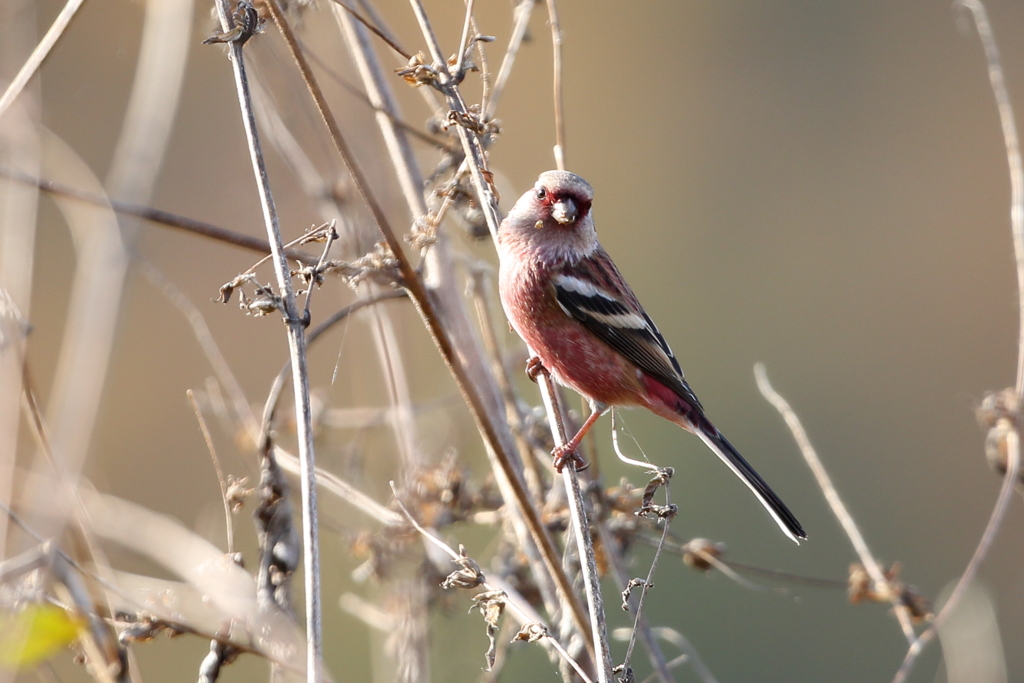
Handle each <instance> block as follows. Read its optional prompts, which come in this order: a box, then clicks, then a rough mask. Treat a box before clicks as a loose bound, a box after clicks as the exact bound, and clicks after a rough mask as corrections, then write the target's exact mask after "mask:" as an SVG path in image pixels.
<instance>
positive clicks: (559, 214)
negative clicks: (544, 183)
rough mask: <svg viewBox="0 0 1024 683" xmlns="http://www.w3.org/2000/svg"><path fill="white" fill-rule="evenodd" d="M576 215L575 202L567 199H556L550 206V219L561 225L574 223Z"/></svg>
mask: <svg viewBox="0 0 1024 683" xmlns="http://www.w3.org/2000/svg"><path fill="white" fill-rule="evenodd" d="M577 213H578V212H577V210H576V202H574V201H573V200H571V199H569V198H568V197H563V198H562V199H558V200H556V201H555V202H554V203H553V204H552V205H551V217H552V218H554V219H555V220H556V221H558V222H559V223H561V224H562V225H565V224H566V223H572V222H573V221H575V220H576V214H577Z"/></svg>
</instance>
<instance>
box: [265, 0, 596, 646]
mask: <svg viewBox="0 0 1024 683" xmlns="http://www.w3.org/2000/svg"><path fill="white" fill-rule="evenodd" d="M273 2H274V0H269V2H268V6H271V5H272V4H273ZM274 19H275V23H277V24H278V25H279V26H280V27H281V33H282V36H284V38H285V42H286V43H287V44H288V46H289V50H290V51H291V54H292V57H293V59H294V60H295V62H296V65H297V66H298V68H299V71H300V72H301V74H302V77H303V79H304V81H305V83H306V86H307V88H308V90H309V92H310V95H311V96H312V97H313V101H314V103H315V104H316V107H317V110H318V111H319V113H320V116H321V118H322V119H323V121H324V124H325V125H326V126H327V130H328V132H329V134H330V137H331V141H332V143H333V144H334V146H335V149H336V150H337V151H338V153H339V155H340V156H341V158H342V160H343V161H344V163H345V166H346V168H347V169H348V171H349V174H350V175H351V177H352V180H353V184H354V185H355V187H356V190H357V192H358V194H359V196H360V198H361V199H362V201H363V202H364V204H365V205H366V206H367V207H368V208H369V210H370V214H371V216H372V218H373V221H374V224H375V225H376V226H377V229H378V230H379V231H380V233H381V235H382V236H383V237H384V240H385V242H386V243H387V245H388V247H389V248H390V249H391V251H392V253H393V254H394V255H395V257H396V258H397V259H398V262H399V272H400V276H401V278H402V282H401V284H402V286H403V287H404V288H405V289H406V290H407V291H408V292H409V296H410V298H411V299H412V300H413V302H414V303H415V304H416V308H417V310H418V312H419V313H420V316H421V318H422V319H423V321H424V323H425V324H426V327H427V331H428V332H429V334H430V336H431V338H432V339H433V341H434V343H435V345H436V346H437V348H438V351H439V352H440V354H441V357H442V358H443V359H444V361H445V363H446V364H447V365H448V369H449V371H450V372H451V373H452V375H453V377H454V378H455V381H456V384H457V385H458V387H459V390H460V391H461V392H462V395H463V398H464V399H465V401H466V404H467V405H468V406H469V409H470V412H471V413H472V415H473V418H474V420H475V421H476V424H477V428H478V429H479V431H480V433H481V434H482V435H483V437H484V441H485V443H486V444H487V446H488V447H489V448H490V449H491V450H492V452H494V453H495V454H496V456H497V459H498V462H499V463H500V466H501V470H502V472H503V474H504V475H505V476H506V477H507V479H508V482H509V484H510V486H511V488H512V490H513V493H514V499H515V501H516V503H517V505H518V506H519V508H520V512H521V513H522V517H523V519H524V521H525V522H526V526H527V528H528V530H529V532H530V535H531V536H532V537H533V539H534V542H535V543H536V544H537V546H538V548H539V549H540V552H541V556H542V557H543V559H544V564H545V565H546V566H547V569H548V571H549V572H550V574H551V576H552V577H553V578H554V580H555V584H556V586H557V588H558V591H559V594H560V595H561V597H562V599H563V601H564V603H565V604H566V605H567V606H568V608H569V611H570V613H571V614H572V615H573V619H574V621H575V622H576V623H577V626H578V627H579V629H580V633H581V634H584V637H585V639H586V640H588V641H589V638H590V634H589V628H588V624H587V619H586V616H585V614H584V613H583V611H582V609H581V608H580V605H579V602H578V601H577V600H575V596H574V594H573V592H572V586H571V584H570V583H569V580H568V577H566V576H565V572H564V571H562V569H561V565H560V561H559V558H558V553H557V550H556V549H555V545H554V542H553V541H552V540H551V537H550V535H548V533H547V530H546V529H545V528H544V526H543V525H542V524H541V521H540V517H539V516H538V514H537V511H536V510H535V509H534V508H533V506H532V505H530V502H529V501H530V498H529V494H528V493H527V491H526V488H525V485H524V484H523V482H522V479H521V478H520V476H519V472H518V470H517V469H516V467H515V466H514V465H513V457H512V455H511V454H512V453H513V448H512V445H511V443H510V442H511V438H503V436H504V437H508V435H507V434H505V435H503V434H502V433H499V431H498V428H497V426H496V424H495V421H494V419H493V415H492V414H491V412H490V411H489V410H488V408H487V403H486V401H485V399H484V397H483V395H482V394H481V389H480V388H479V387H477V386H476V384H475V383H474V382H473V381H472V378H471V376H470V372H469V369H468V368H467V367H466V364H465V362H464V361H463V360H462V357H461V356H460V355H459V354H458V353H456V350H455V347H454V346H453V343H452V340H451V338H450V337H449V334H448V331H447V329H446V328H445V324H444V321H443V320H442V318H441V317H440V316H439V315H438V311H437V309H436V306H435V299H434V298H433V297H431V296H430V295H429V293H428V291H427V289H426V288H425V286H424V285H423V282H422V281H421V279H420V277H419V274H418V273H417V272H416V270H415V269H414V268H413V266H412V264H411V263H410V262H409V260H408V258H406V256H405V253H404V250H403V247H402V242H401V240H400V239H399V237H398V236H397V235H396V234H395V232H394V230H392V229H391V226H390V224H389V223H388V221H387V218H386V217H385V215H384V212H383V210H382V208H381V206H380V204H379V203H378V202H377V200H376V199H375V197H374V195H373V193H372V192H371V191H370V187H369V184H368V183H367V181H366V179H365V177H364V175H363V173H362V171H361V170H360V169H359V167H358V165H357V164H356V163H355V160H354V157H353V155H352V153H351V151H350V149H349V146H348V143H347V142H346V141H345V139H344V137H343V136H342V134H341V130H340V128H339V127H338V124H337V122H336V120H335V118H334V115H333V113H332V112H331V110H330V108H329V107H328V105H327V102H326V99H325V98H324V96H323V92H322V91H321V90H320V87H319V85H318V84H317V82H316V78H315V76H314V75H313V73H312V70H311V69H310V68H309V63H308V62H307V61H306V59H305V56H304V55H303V53H302V51H301V50H300V49H299V47H298V43H297V42H296V41H295V39H294V36H293V35H292V34H291V30H290V27H288V24H287V22H286V21H285V20H284V18H283V16H282V15H281V13H280V11H279V10H278V11H275V12H274ZM462 112H463V113H465V107H463V109H462ZM459 131H460V135H464V134H465V129H464V128H463V127H462V126H459ZM464 144H468V141H466V140H464ZM474 149H475V148H474ZM476 151H477V152H478V153H479V154H481V155H482V152H480V151H479V150H476ZM475 168H476V170H477V172H476V174H475V175H474V180H475V184H478V187H477V190H478V192H479V196H480V197H481V198H482V204H483V207H484V211H485V214H487V215H488V216H489V224H491V223H493V226H494V227H493V228H492V230H494V231H495V232H496V230H497V221H496V217H495V216H496V213H495V212H496V208H495V207H496V205H497V203H496V202H495V201H494V197H493V195H492V194H491V192H490V190H489V189H484V186H485V185H486V183H484V181H483V176H482V174H481V173H480V172H479V166H476V167H475ZM505 431H506V432H507V429H506V430H505Z"/></svg>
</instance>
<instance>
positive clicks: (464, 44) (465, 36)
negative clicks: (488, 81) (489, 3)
mask: <svg viewBox="0 0 1024 683" xmlns="http://www.w3.org/2000/svg"><path fill="white" fill-rule="evenodd" d="M475 2H476V0H466V18H465V20H464V21H463V23H462V38H460V39H459V54H458V56H457V57H456V58H455V70H454V71H453V73H454V74H455V77H456V78H461V77H462V65H463V63H464V62H465V60H466V53H467V52H469V28H470V26H472V25H473V5H474V4H475Z"/></svg>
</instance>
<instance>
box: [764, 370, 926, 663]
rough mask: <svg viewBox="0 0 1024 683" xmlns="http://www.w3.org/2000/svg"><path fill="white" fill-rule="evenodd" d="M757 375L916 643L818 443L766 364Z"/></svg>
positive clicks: (881, 590)
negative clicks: (773, 382) (813, 441)
mask: <svg viewBox="0 0 1024 683" xmlns="http://www.w3.org/2000/svg"><path fill="white" fill-rule="evenodd" d="M754 376H755V378H756V379H757V388H758V389H759V390H760V391H761V395H762V396H764V397H765V399H767V401H768V402H769V403H771V404H772V405H773V406H775V409H776V410H778V411H779V414H780V415H782V419H784V420H785V421H786V425H788V426H789V430H790V431H791V432H792V433H793V438H794V439H795V440H796V443H797V446H799V447H800V452H801V453H802V454H803V456H804V460H806V461H807V466H808V467H810V468H811V472H812V473H813V474H814V478H815V479H816V480H817V482H818V486H819V487H821V491H822V493H823V494H824V495H825V500H826V501H827V502H828V504H829V507H831V508H832V514H834V515H835V516H836V519H838V520H839V524H840V525H841V526H842V527H843V531H845V532H846V535H847V537H849V539H850V543H852V544H853V549H854V550H855V551H856V552H857V556H858V557H860V562H861V564H862V565H864V569H865V570H867V572H868V575H869V576H870V577H871V580H872V581H873V582H874V583H875V591H876V592H878V593H879V594H881V595H888V596H889V599H890V601H891V602H892V604H893V608H894V609H895V610H896V617H897V618H898V619H899V622H900V627H901V628H902V629H903V633H904V635H905V636H906V637H907V642H908V643H911V644H913V642H914V639H915V635H914V627H913V625H912V624H911V623H910V615H909V614H907V609H906V607H904V606H903V605H902V604H901V603H900V601H899V598H900V596H899V595H898V594H896V593H894V592H893V591H892V590H890V588H889V586H890V581H889V580H888V579H887V578H886V577H885V572H883V571H882V567H881V565H879V564H878V561H877V560H876V559H875V556H874V555H872V554H871V550H869V549H868V544H867V542H866V541H865V540H864V536H863V534H861V533H860V529H859V528H858V527H857V523H856V522H854V521H853V516H852V515H850V512H849V510H847V509H846V505H845V504H844V503H843V500H842V498H840V497H839V493H838V492H837V491H836V488H835V486H834V485H833V484H832V478H831V477H829V476H828V472H826V471H825V466H824V465H822V464H821V459H820V458H818V453H817V452H816V451H815V450H814V446H812V445H811V440H810V439H809V438H807V432H806V431H804V427H803V425H802V424H800V418H798V417H797V415H796V413H795V412H793V409H792V408H791V407H790V405H789V403H788V402H787V401H786V399H784V398H783V397H782V396H781V395H779V393H778V392H776V391H775V389H773V388H772V385H771V384H770V383H769V382H768V373H767V372H766V371H765V367H764V364H763V363H757V364H756V365H754Z"/></svg>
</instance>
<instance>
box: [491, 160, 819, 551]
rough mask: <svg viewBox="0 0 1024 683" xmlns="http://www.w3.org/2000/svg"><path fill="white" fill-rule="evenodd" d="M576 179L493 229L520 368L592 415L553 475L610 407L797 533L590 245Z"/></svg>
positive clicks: (583, 187) (586, 189)
mask: <svg viewBox="0 0 1024 683" xmlns="http://www.w3.org/2000/svg"><path fill="white" fill-rule="evenodd" d="M593 199H594V191H593V189H592V188H591V187H590V184H589V183H588V182H587V181H586V180H584V179H583V178H581V177H579V176H578V175H575V174H573V173H568V172H566V171H547V172H546V173H542V174H541V176H540V178H538V179H537V184H536V185H534V186H533V189H532V190H530V191H529V192H527V193H526V194H524V195H523V196H522V197H520V198H519V201H518V202H516V205H515V206H514V207H512V211H511V212H509V214H508V216H506V218H505V220H504V221H502V223H501V227H500V228H499V230H498V256H499V258H500V260H501V267H500V275H499V291H500V294H501V303H502V306H504V308H505V314H506V315H507V316H508V319H509V321H510V322H511V323H512V327H513V328H515V331H516V332H517V333H518V334H519V336H520V337H522V338H523V341H525V342H526V344H527V345H528V346H529V347H530V349H532V350H533V352H534V353H535V354H536V357H535V358H531V359H530V363H529V364H528V365H527V370H528V372H530V373H531V375H532V376H535V374H534V373H536V372H537V371H539V370H543V371H546V372H548V373H550V375H551V376H552V377H553V378H554V379H555V380H556V381H557V382H559V383H560V384H562V385H564V386H567V387H569V388H571V389H573V390H575V391H577V392H579V393H580V394H582V395H583V396H584V397H585V398H586V399H587V400H588V401H589V402H590V406H591V411H592V412H591V414H590V416H589V417H588V418H587V420H586V421H585V422H584V423H583V426H582V427H581V428H580V430H579V432H578V433H577V434H576V435H575V436H574V437H572V438H571V439H570V440H569V441H568V443H566V444H565V445H564V446H562V447H560V448H556V449H555V451H554V452H553V453H552V455H553V456H554V457H555V465H556V467H558V468H559V469H561V467H562V465H563V464H564V463H565V461H566V460H567V459H569V458H573V459H577V458H578V456H576V449H577V447H578V446H579V444H580V441H581V440H582V439H583V437H584V435H585V434H586V433H587V431H588V430H589V429H590V428H591V427H592V426H593V425H594V423H595V422H596V421H597V419H598V418H599V417H600V416H601V415H603V414H604V413H606V412H607V411H608V410H609V409H610V408H612V407H613V406H623V407H632V406H640V407H643V408H647V409H648V410H650V411H651V412H653V413H654V414H656V415H660V416H661V417H664V418H665V419H667V420H671V421H672V422H674V423H676V424H677V425H679V426H680V427H682V428H683V429H685V430H686V431H688V432H691V433H693V434H696V435H697V436H699V437H700V438H701V440H702V441H704V443H705V444H707V446H708V448H710V449H711V450H712V451H714V452H715V454H717V455H718V457H720V458H721V459H722V461H723V462H725V464H726V465H728V466H729V468H730V469H731V470H732V471H733V472H734V473H735V474H736V476H738V477H739V478H740V479H742V480H743V483H745V484H746V485H747V486H748V487H750V490H751V491H753V492H754V495H755V496H757V499H758V500H759V501H761V504H762V505H764V507H765V509H767V510H768V512H769V513H770V514H771V516H772V517H773V518H774V519H775V521H776V522H778V524H779V526H780V527H781V528H782V530H783V531H784V532H785V534H786V535H787V536H789V537H790V538H791V539H793V540H794V541H796V542H797V543H799V540H798V539H805V538H807V535H806V534H805V533H804V530H803V527H802V526H800V522H798V521H797V519H796V517H794V516H793V513H792V512H790V511H789V508H787V507H786V505H785V503H783V502H782V500H780V499H779V497H778V496H777V495H775V492H774V491H772V490H771V488H769V487H768V484H766V483H765V482H764V480H763V479H762V478H761V477H760V476H759V475H758V474H757V472H755V471H754V468H753V467H751V466H750V465H749V464H748V463H747V461H746V460H744V459H743V456H741V455H740V454H739V452H737V451H736V449H735V448H733V446H732V444H730V443H729V442H728V441H726V439H725V437H724V436H722V434H721V432H719V431H718V429H716V428H715V426H714V425H713V424H711V422H710V420H708V418H707V417H706V416H705V415H704V407H703V406H702V405H701V404H700V401H699V400H697V397H696V396H695V395H694V393H693V391H692V390H691V389H690V385H689V384H687V382H686V379H685V378H684V376H683V371H682V369H681V368H680V367H679V362H678V361H676V358H675V356H674V355H672V349H670V348H669V346H668V344H667V343H666V342H665V338H664V337H662V336H661V333H660V332H658V328H657V327H656V326H655V325H654V322H653V321H652V320H651V318H650V316H648V315H647V313H646V312H645V311H644V309H643V306H641V305H640V302H639V301H638V300H637V298H636V295H635V294H633V290H631V289H630V288H629V285H628V284H626V281H625V280H624V279H623V277H622V275H621V274H619V270H618V268H616V267H615V264H614V263H613V262H612V260H611V257H609V256H608V254H607V252H605V250H604V248H602V247H601V245H600V243H599V242H598V241H597V232H596V231H595V229H594V217H593V215H592V213H591V204H592V202H593Z"/></svg>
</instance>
